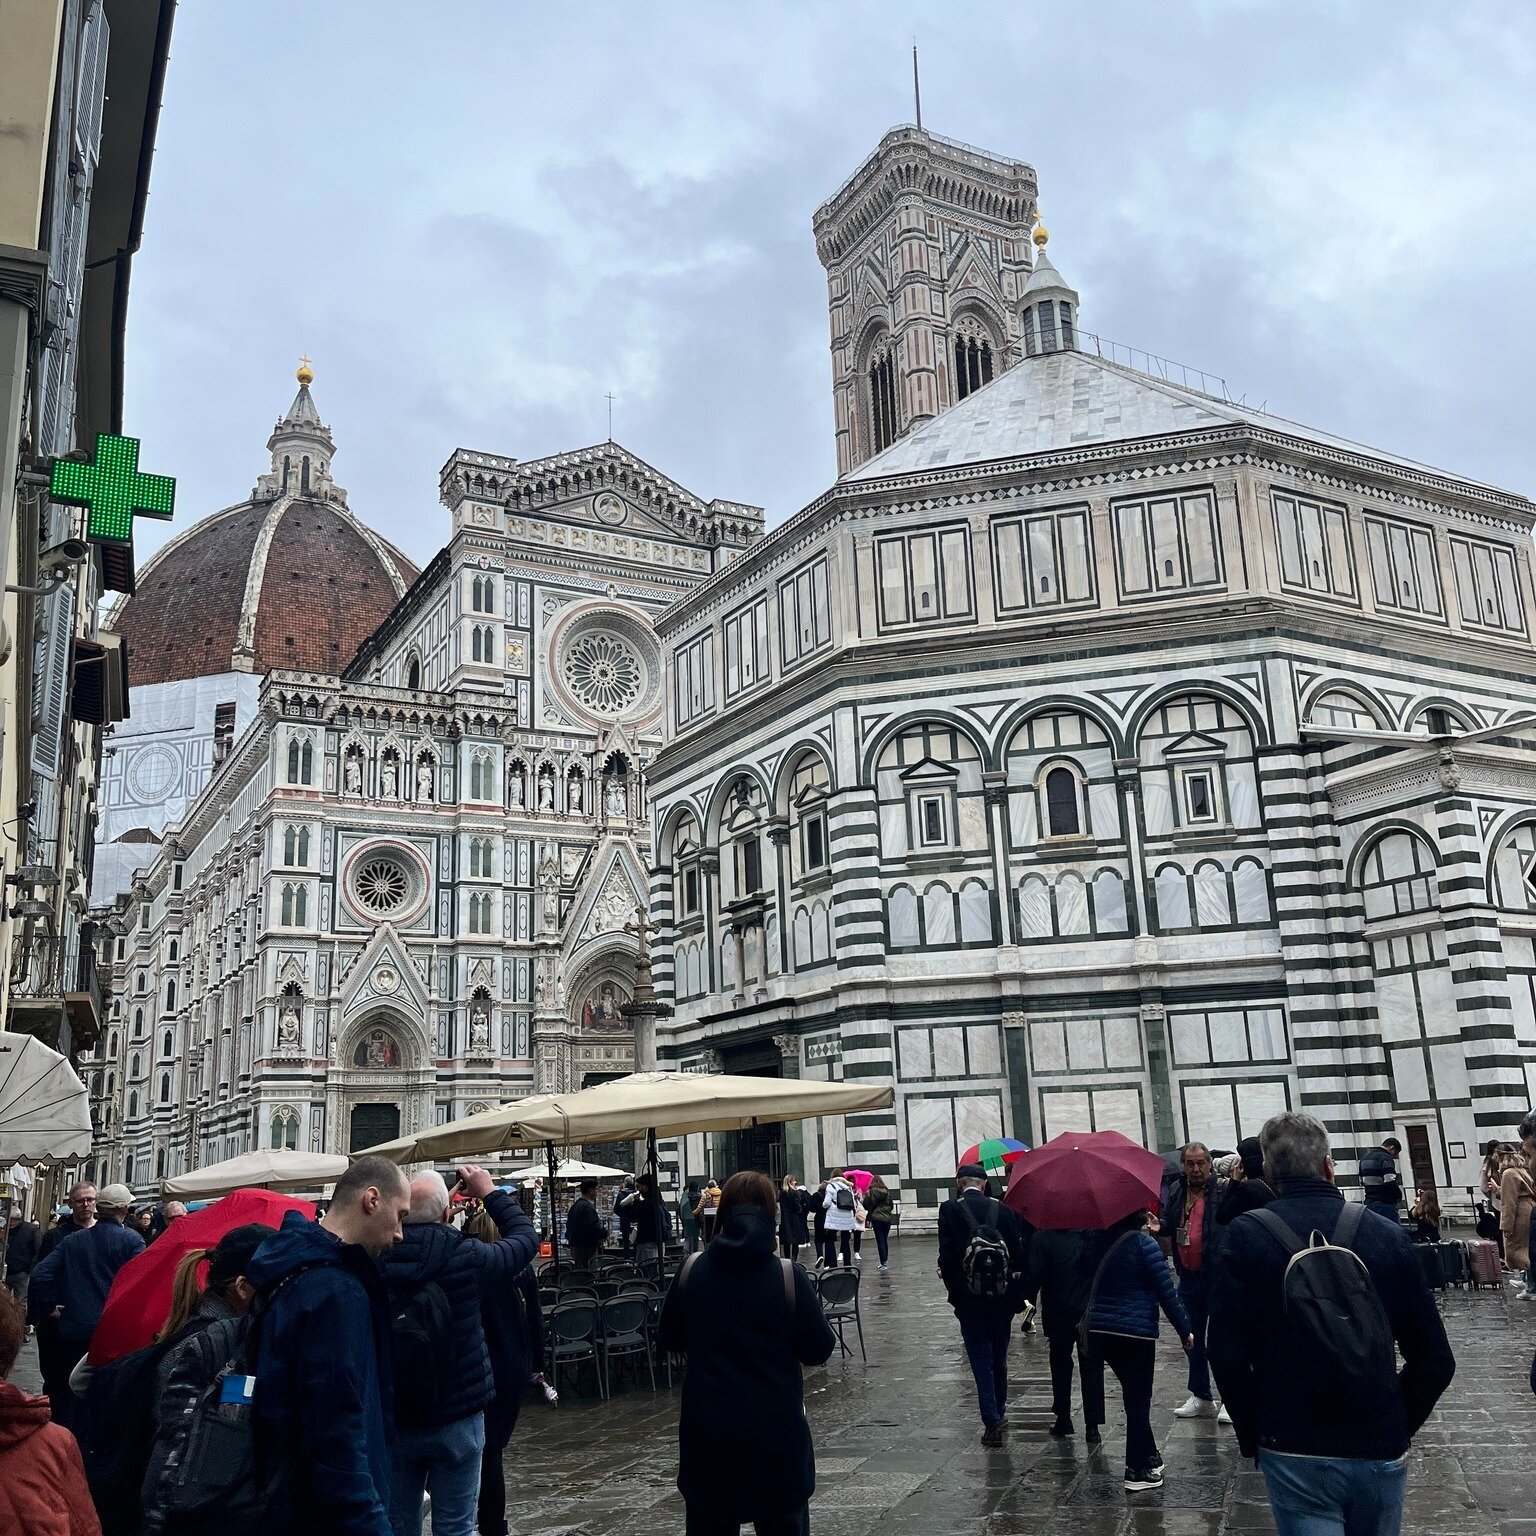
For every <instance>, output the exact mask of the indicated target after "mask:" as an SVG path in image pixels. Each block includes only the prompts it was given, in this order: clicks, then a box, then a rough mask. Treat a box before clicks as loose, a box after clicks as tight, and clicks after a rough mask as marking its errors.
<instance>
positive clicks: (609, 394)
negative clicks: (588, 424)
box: [603, 389, 613, 443]
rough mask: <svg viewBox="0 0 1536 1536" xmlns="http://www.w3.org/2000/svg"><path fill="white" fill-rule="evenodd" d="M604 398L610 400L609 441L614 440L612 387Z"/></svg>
mask: <svg viewBox="0 0 1536 1536" xmlns="http://www.w3.org/2000/svg"><path fill="white" fill-rule="evenodd" d="M603 399H604V400H606V401H607V402H608V441H609V442H610V443H611V442H612V441H613V391H612V390H611V389H610V390H609V391H608V393H607V394H606V395H604V396H603Z"/></svg>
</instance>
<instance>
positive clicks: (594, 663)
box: [564, 630, 645, 715]
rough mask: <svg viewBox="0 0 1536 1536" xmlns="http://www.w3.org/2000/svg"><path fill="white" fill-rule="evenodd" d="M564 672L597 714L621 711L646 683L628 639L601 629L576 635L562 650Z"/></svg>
mask: <svg viewBox="0 0 1536 1536" xmlns="http://www.w3.org/2000/svg"><path fill="white" fill-rule="evenodd" d="M564 673H565V686H566V687H567V688H569V689H570V690H571V692H572V693H573V694H575V695H576V697H577V698H578V699H579V700H580V701H581V702H582V704H584V705H585V706H586V707H587V708H588V709H590V710H591V711H592V712H593V713H594V714H598V715H622V714H623V713H624V712H625V711H626V710H627V709H629V708H630V707H631V706H632V705H633V704H634V703H635V701H636V700H637V699H638V698H639V697H640V692H641V689H642V688H643V687H644V686H645V672H644V669H643V668H642V666H641V664H640V658H639V657H638V656H637V655H636V654H635V653H634V651H633V650H632V649H631V647H630V646H629V644H628V642H627V641H624V640H622V639H620V638H619V636H617V635H613V634H607V633H605V632H604V631H602V630H597V631H594V632H589V633H587V634H584V635H579V636H577V638H576V639H575V640H574V641H573V642H572V644H571V645H570V647H569V648H568V649H567V651H566V653H565V658H564Z"/></svg>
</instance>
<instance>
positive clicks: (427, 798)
mask: <svg viewBox="0 0 1536 1536" xmlns="http://www.w3.org/2000/svg"><path fill="white" fill-rule="evenodd" d="M416 798H417V799H418V800H420V801H422V802H423V803H424V804H427V805H430V804H431V803H432V759H431V758H430V757H424V758H422V759H421V760H420V761H419V762H418V763H417V764H416Z"/></svg>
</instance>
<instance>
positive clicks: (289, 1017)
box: [277, 1003, 302, 1051]
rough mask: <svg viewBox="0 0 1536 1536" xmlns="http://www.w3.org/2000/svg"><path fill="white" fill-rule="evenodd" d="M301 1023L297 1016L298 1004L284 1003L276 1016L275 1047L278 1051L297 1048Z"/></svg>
mask: <svg viewBox="0 0 1536 1536" xmlns="http://www.w3.org/2000/svg"><path fill="white" fill-rule="evenodd" d="M301 1029H302V1024H301V1021H300V1018H299V1009H298V1005H297V1004H295V1003H286V1004H284V1006H283V1010H282V1012H281V1013H279V1014H278V1016H277V1048H278V1050H280V1051H296V1050H298V1048H299V1034H300V1031H301Z"/></svg>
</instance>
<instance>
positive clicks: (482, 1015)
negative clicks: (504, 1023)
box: [469, 997, 491, 1055]
mask: <svg viewBox="0 0 1536 1536" xmlns="http://www.w3.org/2000/svg"><path fill="white" fill-rule="evenodd" d="M469 1049H470V1051H471V1052H472V1053H474V1054H475V1055H483V1054H486V1053H488V1052H489V1051H490V1049H491V1009H490V1004H488V1003H487V1002H486V1001H485V999H484V998H483V997H482V998H476V999H475V1001H474V1002H473V1003H472V1004H471V1005H470V1010H469Z"/></svg>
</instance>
